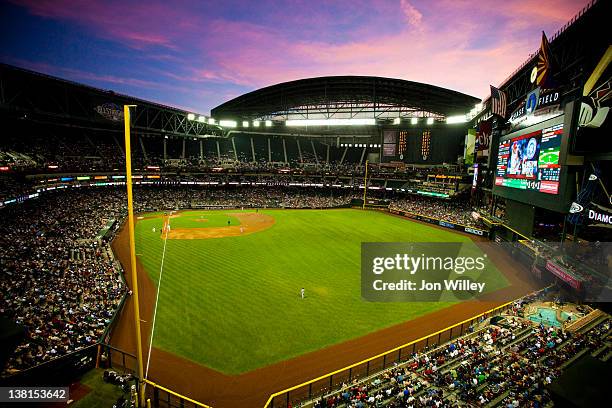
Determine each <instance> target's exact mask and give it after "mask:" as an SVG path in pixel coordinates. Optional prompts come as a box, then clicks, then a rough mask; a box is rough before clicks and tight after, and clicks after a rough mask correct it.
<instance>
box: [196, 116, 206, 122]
mask: <svg viewBox="0 0 612 408" xmlns="http://www.w3.org/2000/svg"><path fill="white" fill-rule="evenodd" d="M198 122H201V123H204V122H206V118H205V117H204V116H202V115H200V116H199V117H198Z"/></svg>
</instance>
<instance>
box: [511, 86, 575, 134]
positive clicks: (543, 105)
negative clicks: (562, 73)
mask: <svg viewBox="0 0 612 408" xmlns="http://www.w3.org/2000/svg"><path fill="white" fill-rule="evenodd" d="M561 113H563V110H562V109H561V91H560V90H559V89H546V90H542V89H540V88H536V89H534V90H533V91H531V92H529V93H528V94H527V97H526V98H525V100H524V101H522V102H521V104H520V105H519V106H518V108H516V109H515V110H514V112H512V113H511V114H510V125H511V128H512V129H515V128H519V127H525V126H531V125H534V124H536V123H539V122H542V121H544V120H546V119H550V118H551V117H552V116H555V115H559V114H561Z"/></svg>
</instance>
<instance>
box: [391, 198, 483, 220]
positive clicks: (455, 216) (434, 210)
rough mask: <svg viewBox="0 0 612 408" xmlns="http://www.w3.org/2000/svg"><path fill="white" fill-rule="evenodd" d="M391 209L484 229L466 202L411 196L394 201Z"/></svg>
mask: <svg viewBox="0 0 612 408" xmlns="http://www.w3.org/2000/svg"><path fill="white" fill-rule="evenodd" d="M391 208H392V209H396V210H402V211H407V212H410V213H413V214H420V215H424V216H427V217H433V218H437V219H440V220H443V221H447V222H452V223H454V224H460V225H465V226H468V227H475V228H479V227H482V222H481V221H480V220H478V219H475V218H474V217H473V216H472V208H471V207H470V205H469V203H468V202H467V201H464V200H440V199H435V198H429V197H419V196H409V197H405V198H397V199H394V200H393V202H392V203H391Z"/></svg>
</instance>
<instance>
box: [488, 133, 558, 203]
mask: <svg viewBox="0 0 612 408" xmlns="http://www.w3.org/2000/svg"><path fill="white" fill-rule="evenodd" d="M562 136H563V124H558V125H554V126H551V127H548V128H544V129H539V130H536V131H535V132H531V133H526V134H524V135H520V136H517V137H513V138H510V139H507V140H503V141H501V142H500V143H499V151H498V154H497V169H496V174H495V185H496V186H503V187H510V188H516V189H521V190H529V191H539V192H541V193H546V194H558V193H559V179H560V176H561V166H560V165H559V151H560V149H561V137H562Z"/></svg>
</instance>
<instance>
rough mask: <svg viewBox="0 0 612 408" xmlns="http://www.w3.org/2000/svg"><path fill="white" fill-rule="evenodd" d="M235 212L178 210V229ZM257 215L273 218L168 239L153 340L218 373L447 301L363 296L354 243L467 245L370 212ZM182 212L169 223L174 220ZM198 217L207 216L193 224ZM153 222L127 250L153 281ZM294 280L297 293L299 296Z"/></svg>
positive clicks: (496, 279) (158, 245)
mask: <svg viewBox="0 0 612 408" xmlns="http://www.w3.org/2000/svg"><path fill="white" fill-rule="evenodd" d="M235 212H236V211H235V210H233V211H225V212H224V211H189V212H185V213H181V214H182V216H185V220H184V221H183V222H185V224H184V226H183V228H189V227H197V228H205V227H207V226H219V225H214V224H217V223H218V222H220V223H221V225H226V224H227V219H228V215H227V214H228V213H235ZM260 212H261V213H264V214H268V215H271V216H273V217H274V218H275V220H276V223H275V224H274V225H273V226H272V227H271V228H269V229H267V230H265V231H261V232H258V233H254V234H251V235H244V236H237V237H229V238H217V239H206V240H168V242H167V248H166V255H165V264H164V272H163V277H162V283H161V290H160V298H159V304H158V311H157V323H156V329H155V335H154V346H155V347H158V348H161V349H164V350H166V351H169V352H172V353H175V354H177V355H180V356H182V357H185V358H187V359H190V360H192V361H195V362H197V363H200V364H203V365H205V366H208V367H211V368H213V369H216V370H219V371H221V372H224V373H227V374H237V373H241V372H245V371H249V370H252V369H255V368H258V367H262V366H265V365H268V364H271V363H275V362H279V361H282V360H285V359H288V358H291V357H295V356H298V355H301V354H304V353H306V352H310V351H315V350H318V349H321V348H323V347H326V346H329V345H332V344H335V343H339V342H342V341H346V340H349V339H352V338H355V337H359V336H362V335H365V334H368V333H371V332H375V331H377V330H380V329H382V328H385V327H389V326H391V325H395V324H398V323H401V322H404V321H407V320H410V319H414V318H415V317H418V316H422V315H424V314H427V313H430V312H432V311H435V310H438V309H441V308H444V307H447V306H449V305H450V304H451V303H448V302H446V303H445V302H435V303H434V302H430V303H369V302H366V301H363V300H362V299H361V294H360V293H361V292H360V248H361V242H410V241H412V242H465V243H466V244H467V247H469V248H473V250H477V248H476V247H475V245H474V244H473V243H471V241H470V240H469V238H467V237H465V236H462V235H459V234H456V233H453V232H451V231H446V230H442V229H439V228H433V227H430V226H427V225H423V224H420V223H416V222H411V221H408V220H404V219H400V218H397V217H393V216H390V215H387V214H383V213H380V212H374V211H360V210H351V209H346V210H260ZM182 216H181V217H179V218H174V219H172V220H171V225H172V226H173V227H177V224H178V223H179V220H181V218H182ZM198 217H205V218H206V219H209V220H211V221H210V223H209V222H197V221H194V219H196V218H198ZM232 218H233V217H232ZM212 220H215V221H214V222H213V221H212ZM224 222H225V224H223V223H224ZM233 222H237V220H236V219H235V218H234V219H233ZM196 224H197V225H196ZM232 225H237V224H232ZM161 226H162V220H161V219H144V220H139V221H138V223H137V225H136V237H137V253H138V254H140V255H139V256H140V259H141V261H142V263H143V265H144V267H145V269H146V270H147V272H148V273H149V275H150V276H151V278H152V279H153V281H154V282H157V281H158V279H159V271H160V262H161V257H162V249H163V240H161V239H160V234H159V233H153V232H152V228H153V227H156V229H157V231H159V228H160V227H161ZM490 275H491V279H490V286H489V289H495V288H499V287H503V286H506V285H507V281H506V280H505V278H504V277H503V275H501V273H499V272H498V271H495V272H494V273H491V274H490ZM302 287H304V288H306V296H307V298H306V299H305V300H302V299H300V297H299V290H300V288H302ZM398 341H401V339H398Z"/></svg>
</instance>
